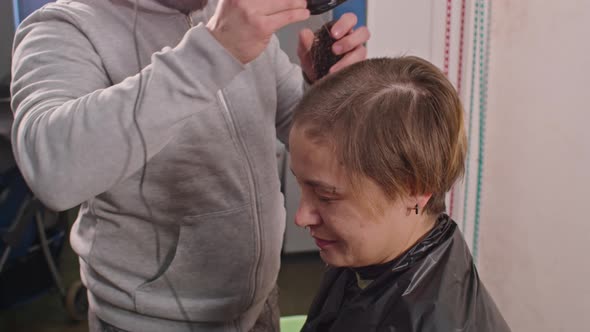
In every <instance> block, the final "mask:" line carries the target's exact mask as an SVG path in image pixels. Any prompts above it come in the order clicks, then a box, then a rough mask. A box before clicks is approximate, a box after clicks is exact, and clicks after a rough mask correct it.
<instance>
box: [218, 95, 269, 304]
mask: <svg viewBox="0 0 590 332" xmlns="http://www.w3.org/2000/svg"><path fill="white" fill-rule="evenodd" d="M217 96H218V98H219V100H220V101H221V105H222V108H223V112H225V114H226V118H227V119H228V122H229V127H230V131H231V133H230V134H231V135H232V136H233V138H234V139H235V141H236V142H237V143H238V144H239V148H240V150H241V152H242V154H243V156H244V158H245V159H246V164H247V166H248V172H247V175H248V185H249V188H250V205H251V206H252V216H253V218H254V224H255V226H256V233H255V235H256V237H257V239H256V240H257V241H255V242H256V250H257V252H258V255H257V257H256V258H257V261H256V262H255V263H254V287H253V288H252V292H251V293H250V297H251V298H250V302H249V303H248V306H247V307H250V306H251V305H252V303H253V302H254V294H255V293H256V288H257V286H256V283H257V281H258V276H259V270H260V262H261V261H262V258H263V255H264V250H263V243H262V229H261V226H260V220H259V219H258V217H259V216H258V212H259V211H260V207H259V206H258V200H257V199H256V194H257V192H258V190H257V188H256V182H255V181H254V171H253V169H254V168H253V167H252V161H251V160H250V157H249V156H248V153H247V150H246V145H245V144H244V140H243V139H242V137H241V136H240V134H239V133H238V130H237V128H236V125H235V121H234V119H233V116H232V114H231V112H230V110H229V106H228V103H227V100H226V98H225V94H224V93H223V90H221V89H220V90H219V91H218V92H217Z"/></svg>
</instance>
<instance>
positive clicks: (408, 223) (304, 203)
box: [289, 126, 415, 267]
mask: <svg viewBox="0 0 590 332" xmlns="http://www.w3.org/2000/svg"><path fill="white" fill-rule="evenodd" d="M289 145H290V151H291V170H292V172H293V174H294V175H295V177H296V178H297V182H298V184H299V186H300V188H301V201H300V204H299V209H298V210H297V213H296V215H295V223H296V224H297V225H298V226H300V227H308V228H309V232H310V235H311V236H312V237H313V238H314V240H315V242H316V245H317V246H318V247H319V249H320V255H321V257H322V259H323V260H324V261H325V262H326V263H327V264H329V265H332V266H349V267H360V266H368V265H375V264H381V263H385V262H388V261H391V260H392V259H394V258H395V257H397V256H398V255H399V254H400V253H402V252H403V250H405V248H407V246H408V245H410V244H411V243H407V242H408V240H409V238H410V236H411V234H412V233H413V230H414V229H415V223H414V222H415V220H412V219H411V217H410V216H407V211H408V210H407V209H408V207H411V204H410V203H409V202H405V201H406V199H398V200H397V201H395V202H392V201H391V200H390V199H389V198H388V197H387V196H386V195H385V193H384V192H383V191H382V190H381V189H380V187H379V186H378V185H377V184H376V183H375V182H374V181H372V180H371V179H369V178H367V177H363V178H361V180H360V182H359V184H360V186H358V187H359V189H360V192H357V193H356V194H355V195H353V191H352V189H351V188H350V184H349V181H348V180H347V177H346V169H345V168H344V166H342V165H341V164H340V163H339V162H338V160H337V159H336V156H335V153H334V151H333V149H332V148H331V146H330V145H329V144H328V143H318V142H317V141H315V140H312V139H310V138H308V137H306V135H305V134H304V129H303V128H299V127H297V126H295V127H294V128H293V130H292V131H291V135H290V137H289ZM406 203H407V204H406ZM375 206H376V207H378V208H377V209H375V208H371V207H375Z"/></svg>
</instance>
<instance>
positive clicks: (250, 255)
mask: <svg viewBox="0 0 590 332" xmlns="http://www.w3.org/2000/svg"><path fill="white" fill-rule="evenodd" d="M256 238H257V235H256V234H255V227H254V225H253V218H252V211H251V206H250V205H246V206H242V207H240V208H236V209H232V210H229V211H224V212H219V213H213V214H208V215H204V216H197V217H192V218H190V219H188V220H186V222H184V223H183V225H182V226H181V228H180V235H179V240H178V245H177V247H176V253H175V254H174V257H173V258H172V260H171V261H170V264H169V266H168V268H167V269H166V270H165V271H164V272H163V273H162V274H161V275H160V276H159V277H157V278H156V279H154V280H152V281H148V282H146V283H144V284H142V285H141V286H139V287H138V288H137V289H136V290H135V294H134V295H135V296H134V298H135V307H136V310H137V311H138V312H139V313H142V314H144V315H149V316H155V317H161V318H165V319H174V320H188V321H202V322H211V321H228V320H233V319H236V318H237V317H238V316H239V315H240V314H242V313H243V311H244V309H245V307H247V305H248V303H249V302H250V300H251V299H250V297H251V294H252V289H251V288H252V287H253V280H252V279H253V273H254V271H253V267H254V266H255V264H254V263H255V260H256V256H257V255H258V253H257V252H256V245H255V244H256V243H257V239H256Z"/></svg>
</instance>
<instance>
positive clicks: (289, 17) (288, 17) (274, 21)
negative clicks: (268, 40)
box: [264, 9, 310, 32]
mask: <svg viewBox="0 0 590 332" xmlns="http://www.w3.org/2000/svg"><path fill="white" fill-rule="evenodd" d="M309 15H310V14H309V10H307V9H291V10H285V11H282V12H278V13H276V14H273V15H269V16H267V17H266V18H265V20H264V21H265V24H268V28H270V29H271V30H272V32H275V31H277V30H279V29H281V28H282V27H284V26H287V25H289V24H292V23H296V22H301V21H305V20H307V19H308V18H309Z"/></svg>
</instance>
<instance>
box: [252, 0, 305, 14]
mask: <svg viewBox="0 0 590 332" xmlns="http://www.w3.org/2000/svg"><path fill="white" fill-rule="evenodd" d="M245 1H252V0H245ZM262 1H263V3H264V4H262V7H261V8H264V9H263V10H264V12H261V13H260V14H263V15H266V16H270V15H273V14H277V13H280V12H284V11H288V10H293V9H306V8H307V1H305V0H262Z"/></svg>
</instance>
